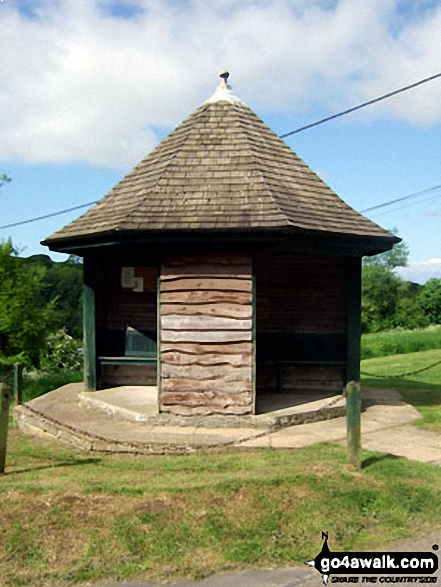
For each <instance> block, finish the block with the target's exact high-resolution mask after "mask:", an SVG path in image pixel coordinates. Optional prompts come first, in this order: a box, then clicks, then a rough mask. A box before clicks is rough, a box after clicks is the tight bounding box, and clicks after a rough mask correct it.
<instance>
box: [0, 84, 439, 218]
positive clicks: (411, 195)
mask: <svg viewBox="0 0 441 587" xmlns="http://www.w3.org/2000/svg"><path fill="white" fill-rule="evenodd" d="M439 77H441V73H436V74H435V75H432V76H430V77H426V78H425V79H422V80H419V81H417V82H414V83H413V84H410V85H408V86H404V87H402V88H399V89H398V90H394V91H393V92H389V93H388V94H384V95H383V96H379V97H378V98H374V99H373V100H369V101H368V102H363V104H358V105H357V106H353V107H352V108H349V109H348V110H343V112H338V113H337V114H333V115H332V116H327V117H326V118H322V119H321V120H317V121H316V122H311V123H310V124H307V125H305V126H302V127H300V128H297V129H295V130H292V131H290V132H287V133H285V134H283V135H279V138H281V139H283V138H285V137H289V136H291V135H294V134H296V133H299V132H302V131H304V130H307V129H309V128H313V127H314V126H318V125H319V124H323V123H324V122H328V121H330V120H334V119H335V118H339V117H340V116H345V115H346V114H350V113H351V112H354V111H355V110H360V109H361V108H365V107H366V106H370V105H371V104H375V103H376V102H380V101H381V100H385V99H386V98H390V97H391V96H395V95H396V94H400V93H401V92H405V91H407V90H411V89H412V88H416V87H417V86H421V85H422V84H425V83H427V82H430V81H432V80H434V79H436V78H439ZM439 187H441V186H434V187H432V188H428V189H427V190H423V192H424V191H430V190H434V189H437V188H439ZM423 192H419V193H423ZM416 195H419V194H410V195H409V196H404V197H403V198H398V199H397V200H392V201H390V202H385V203H384V204H380V205H379V206H374V207H372V208H368V209H366V210H362V212H367V211H370V210H374V209H376V208H378V207H380V208H381V207H383V206H388V205H390V204H392V203H393V202H394V201H400V200H402V199H407V198H411V197H414V196H416ZM96 203H97V201H94V202H88V203H87V204H81V205H80V206H75V207H73V208H67V209H66V210H60V211H59V212H53V213H52V214H45V215H44V216H38V217H37V218H29V219H28V220H21V221H20V222H13V223H12V224H5V225H3V226H0V230H2V229H5V228H13V227H15V226H22V225H23V224H29V223H31V222H37V221H38V220H45V219H47V218H52V217H53V216H59V215H61V214H66V213H67V212H73V211H74V210H79V209H80V208H85V207H86V206H91V205H92V204H96Z"/></svg>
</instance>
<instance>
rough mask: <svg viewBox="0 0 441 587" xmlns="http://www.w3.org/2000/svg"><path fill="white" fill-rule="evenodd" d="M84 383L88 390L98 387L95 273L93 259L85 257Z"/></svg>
mask: <svg viewBox="0 0 441 587" xmlns="http://www.w3.org/2000/svg"><path fill="white" fill-rule="evenodd" d="M83 348H84V384H85V387H86V389H87V390H88V391H94V390H95V389H96V388H97V364H96V318H95V275H94V267H93V264H92V262H91V259H88V258H85V259H84V284H83Z"/></svg>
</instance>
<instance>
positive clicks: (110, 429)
mask: <svg viewBox="0 0 441 587" xmlns="http://www.w3.org/2000/svg"><path fill="white" fill-rule="evenodd" d="M127 389H128V388H126V391H127ZM130 390H131V393H130V394H129V395H130V396H131V397H130V400H129V398H128V397H126V396H125V395H124V388H117V389H115V390H107V392H105V393H106V395H104V392H103V394H101V392H99V394H101V396H100V395H98V396H96V395H95V396H93V394H90V393H87V394H85V392H84V391H83V386H82V384H70V385H66V386H64V387H62V388H60V389H58V390H55V391H52V392H50V393H47V394H46V395H44V396H42V397H40V398H37V399H35V400H33V401H31V402H28V403H27V404H24V405H23V406H19V407H17V408H15V410H14V418H15V420H16V422H17V424H18V425H19V427H20V428H21V429H22V430H23V431H24V432H26V433H29V434H34V435H38V436H46V437H49V438H57V439H58V440H59V441H61V442H64V443H67V444H69V445H71V446H75V447H77V448H79V449H82V450H87V451H95V452H112V453H131V454H165V453H172V454H173V453H174V454H185V453H189V452H192V451H195V450H197V449H210V448H214V447H217V448H221V447H228V446H234V447H240V448H243V449H247V448H274V449H277V448H285V449H286V448H289V449H293V448H302V447H305V446H309V445H312V444H316V443H319V442H337V443H340V444H343V445H344V444H345V443H346V418H345V417H342V416H340V417H334V418H330V419H327V420H326V421H324V420H322V421H316V420H314V421H311V423H303V424H299V425H296V426H293V425H292V422H293V419H295V415H296V412H295V410H296V409H299V410H300V413H301V414H302V418H305V414H310V416H308V417H311V418H312V419H313V418H317V413H318V412H320V408H319V406H320V405H322V409H323V404H321V402H323V401H325V402H328V409H333V408H339V407H341V406H339V405H338V403H339V402H340V401H342V399H341V398H340V397H339V398H338V399H337V398H335V399H336V400H337V401H336V404H335V405H334V406H329V398H327V399H325V400H323V399H319V400H316V402H318V403H316V402H312V403H311V404H307V405H304V406H301V407H300V406H295V407H293V408H284V409H281V410H276V411H275V412H272V413H269V414H261V415H258V416H254V417H249V418H248V419H242V418H240V422H241V426H238V423H237V422H236V423H235V425H234V426H232V427H226V426H224V427H215V426H214V425H213V424H214V423H215V422H214V421H213V420H212V421H211V422H210V424H208V422H207V421H203V420H202V419H200V418H199V419H197V420H198V421H195V420H193V419H191V422H190V421H189V419H187V422H186V423H187V425H186V426H182V425H178V424H177V423H176V422H174V423H172V422H170V421H169V422H162V423H160V419H158V416H156V417H153V420H152V419H151V418H152V410H153V407H152V397H156V395H155V391H154V390H152V392H151V396H150V400H149V399H147V398H146V397H145V396H144V395H142V394H141V396H140V395H139V390H137V389H136V388H135V389H133V388H129V391H130ZM108 392H110V393H108ZM80 394H83V395H82V397H81V401H80V397H79V395H80ZM103 395H104V398H103ZM362 395H363V405H364V408H365V409H364V412H363V413H362V417H361V432H362V435H361V436H362V446H363V448H366V449H369V450H372V451H380V452H384V453H390V454H392V455H396V456H399V457H405V458H408V459H412V460H417V461H422V462H425V463H431V464H435V465H439V466H441V434H436V433H435V432H429V431H427V430H422V429H420V428H419V427H417V426H413V425H412V422H414V421H415V420H417V419H419V418H420V417H421V415H420V414H419V412H418V411H417V410H416V409H415V408H413V407H412V406H411V405H409V404H407V403H406V402H404V401H403V400H402V398H401V396H400V394H399V393H398V392H397V391H394V390H390V389H372V388H371V389H369V388H364V389H363V391H362ZM95 400H96V403H95V404H94V403H93V401H95ZM314 403H316V405H315V406H314ZM103 404H105V405H103ZM314 407H315V408H319V409H316V410H314V409H313V408H314ZM119 408H121V409H119ZM286 409H287V410H288V412H285V410H286ZM154 410H156V407H154ZM305 410H309V411H306V412H305ZM285 417H286V419H285ZM328 417H329V416H328ZM143 418H144V420H143ZM265 418H269V420H267V425H266V426H264V425H262V424H261V423H262V421H264V419H265ZM253 419H254V423H253ZM256 420H257V422H260V424H259V425H256V424H255V421H256ZM153 421H154V423H152V422H153ZM275 422H276V423H278V424H277V425H275ZM284 422H285V424H283V423H284ZM287 422H288V423H287ZM158 423H159V424H158Z"/></svg>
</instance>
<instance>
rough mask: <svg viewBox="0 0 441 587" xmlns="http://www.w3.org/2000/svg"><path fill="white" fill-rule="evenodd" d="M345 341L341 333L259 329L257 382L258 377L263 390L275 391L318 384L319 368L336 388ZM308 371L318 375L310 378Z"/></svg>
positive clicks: (344, 336)
mask: <svg viewBox="0 0 441 587" xmlns="http://www.w3.org/2000/svg"><path fill="white" fill-rule="evenodd" d="M346 344H347V337H346V334H345V333H341V332H326V333H322V332H318V333H306V332H305V333H303V332H277V331H273V332H268V331H267V332H259V333H258V334H257V349H256V350H257V352H256V354H257V372H258V382H259V380H260V382H261V383H263V385H264V386H265V387H266V390H267V391H276V392H278V393H281V392H282V391H283V389H285V388H290V389H293V388H294V389H303V388H310V387H317V386H319V387H320V385H321V383H320V369H322V372H323V374H326V377H327V381H328V382H329V381H331V382H333V383H331V387H333V389H335V390H336V391H339V390H340V388H341V387H342V385H341V381H342V378H343V371H344V368H345V365H346ZM311 367H313V369H311ZM317 368H320V369H319V370H318V369H317ZM309 373H314V374H317V373H319V375H315V376H314V377H316V379H314V378H312V377H311V375H310V374H309ZM265 375H266V376H265ZM330 375H331V377H330ZM317 377H318V379H317Z"/></svg>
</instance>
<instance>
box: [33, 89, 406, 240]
mask: <svg viewBox="0 0 441 587" xmlns="http://www.w3.org/2000/svg"><path fill="white" fill-rule="evenodd" d="M299 230H300V231H302V232H303V231H308V232H309V231H314V232H316V231H319V233H332V234H341V235H348V236H354V237H370V238H374V239H375V240H377V239H378V240H379V241H382V242H383V244H384V247H383V249H386V248H390V247H391V246H392V244H393V242H396V241H397V240H398V239H396V238H395V237H393V236H392V235H391V234H390V233H388V232H387V231H385V230H383V229H382V228H380V227H379V226H377V225H376V224H375V223H373V222H371V221H370V220H368V219H367V218H365V217H364V216H362V215H361V214H359V213H358V212H356V211H355V210H353V209H352V208H350V207H349V206H348V205H347V204H345V203H344V202H343V201H342V200H341V199H340V198H339V197H338V196H337V195H336V194H335V193H334V192H333V191H332V190H331V189H330V188H329V187H328V186H327V185H326V184H325V183H324V182H323V181H322V180H321V179H320V178H319V177H318V176H317V175H316V174H315V173H314V172H313V171H311V169H310V168H309V167H308V166H307V165H306V164H305V163H304V162H303V161H302V160H301V159H300V158H299V157H298V156H297V155H296V154H295V153H294V152H293V151H292V150H291V149H290V148H289V147H288V146H287V145H286V144H285V143H284V142H283V141H282V140H281V139H280V138H279V137H278V136H277V135H276V134H275V133H274V132H273V131H272V130H271V129H270V128H268V126H266V124H265V123H264V122H262V120H261V119H260V118H259V117H258V116H256V114H254V112H252V110H251V109H250V108H249V107H248V106H246V105H245V104H244V103H243V102H241V101H240V100H239V99H238V98H237V97H236V96H234V94H233V93H232V92H231V89H230V87H229V86H228V85H226V83H224V84H223V85H221V87H220V88H218V90H217V91H216V93H215V94H214V96H213V97H212V98H211V99H210V100H208V101H207V102H205V103H204V104H202V105H201V106H200V107H199V108H198V109H197V110H196V111H195V112H194V113H193V114H191V115H190V116H189V117H188V118H187V119H186V120H184V122H182V123H181V124H180V125H179V126H178V127H177V128H176V130H174V131H173V132H172V133H171V134H170V135H169V136H168V137H167V138H166V139H164V140H163V141H162V142H161V143H160V145H158V146H157V147H156V148H155V149H154V150H153V151H152V152H151V153H150V154H149V155H148V156H147V157H146V158H145V159H143V160H142V161H141V163H139V165H137V166H136V167H135V168H134V169H133V170H132V171H130V172H129V173H128V174H127V175H126V177H125V178H124V179H123V180H122V181H121V182H120V183H119V184H118V185H116V186H115V187H114V188H113V189H112V190H111V191H110V192H109V193H108V194H107V195H106V196H105V197H104V198H103V199H102V200H100V201H99V202H98V203H97V204H96V205H95V206H94V207H93V208H92V209H90V210H89V211H88V212H86V213H85V214H83V215H82V216H81V217H79V218H78V219H76V220H75V221H73V222H71V223H70V224H68V225H67V226H66V227H64V228H63V229H61V230H59V231H58V232H56V233H55V234H53V235H52V236H50V237H49V238H48V239H46V241H44V243H43V244H48V245H49V246H51V248H54V249H57V245H58V244H60V245H61V244H62V243H67V242H72V241H75V242H78V241H79V240H80V239H86V240H88V239H89V238H91V237H98V236H102V237H104V236H107V235H115V234H119V235H124V234H126V233H133V232H135V231H136V232H143V233H152V232H153V233H157V232H158V231H167V232H170V231H172V232H174V231H177V232H182V231H184V232H188V231H193V232H194V231H210V232H220V231H222V232H223V231H239V232H244V231H247V232H249V231H252V232H255V231H258V232H260V231H271V232H278V231H283V232H287V231H288V232H289V231H294V232H295V231H299Z"/></svg>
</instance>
